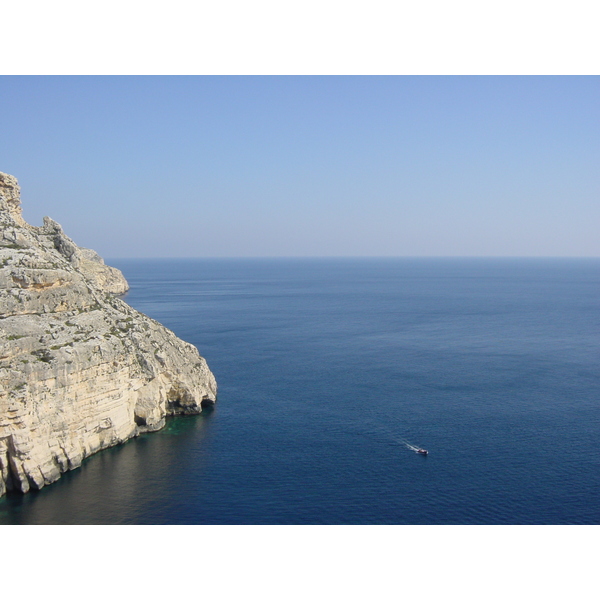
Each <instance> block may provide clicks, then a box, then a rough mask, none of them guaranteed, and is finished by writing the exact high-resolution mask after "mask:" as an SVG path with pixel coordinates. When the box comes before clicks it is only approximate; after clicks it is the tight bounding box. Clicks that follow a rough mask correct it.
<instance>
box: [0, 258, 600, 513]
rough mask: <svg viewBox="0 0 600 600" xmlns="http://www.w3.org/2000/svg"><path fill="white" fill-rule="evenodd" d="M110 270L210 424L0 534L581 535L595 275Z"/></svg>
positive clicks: (59, 492)
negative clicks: (465, 527)
mask: <svg viewBox="0 0 600 600" xmlns="http://www.w3.org/2000/svg"><path fill="white" fill-rule="evenodd" d="M111 262H112V264H114V265H115V266H117V267H119V268H121V269H122V270H123V272H124V273H125V275H126V277H127V279H128V280H129V282H130V284H131V287H132V289H131V291H130V293H129V294H128V295H127V296H126V298H125V300H126V301H127V302H129V303H130V304H131V305H132V306H134V307H135V308H137V309H139V310H141V311H142V312H145V313H146V314H148V315H150V316H152V317H153V318H155V319H157V320H159V321H161V322H162V323H163V324H165V325H166V326H168V327H169V328H171V329H173V330H174V331H175V332H176V333H177V334H178V335H179V336H180V337H182V338H184V339H185V340H187V341H190V342H192V343H194V344H196V345H197V346H198V348H199V349H200V352H201V354H202V355H203V356H205V358H206V359H207V361H208V363H209V365H210V367H211V368H212V370H213V372H214V373H215V376H216V377H217V381H218V383H219V401H218V403H217V406H216V407H215V409H214V410H212V411H207V412H205V413H203V414H202V415H200V416H197V417H187V418H177V419H171V420H170V421H169V423H168V426H167V427H166V428H165V429H164V430H162V431H160V432H157V433H153V434H148V435H144V436H141V437H139V438H137V439H135V440H132V441H130V442H129V443H127V444H125V445H124V446H121V447H118V448H113V449H110V450H107V451H105V452H102V453H100V454H98V455H95V456H93V457H91V458H90V459H88V460H86V461H85V462H84V465H83V466H82V468H81V469H78V470H76V471H73V472H70V473H68V474H66V475H65V476H64V477H63V478H62V479H61V480H60V481H59V482H57V483H56V484H54V485H52V486H49V487H47V488H45V489H43V490H42V491H41V492H39V493H35V494H29V495H26V496H9V497H7V498H4V499H0V523H179V524H191V523H196V524H210V523H214V524H249V523H256V524H268V523H290V524H296V523H297V524H342V523H343V524H359V523H360V524H362V523H365V524H366V523H371V524H378V523H379V524H538V523H539V524H543V523H547V524H550V523H553V524H563V523H565V524H567V523H569V524H592V523H598V522H600V501H599V500H598V498H599V496H600V495H599V492H600V451H599V445H598V438H599V431H600V429H599V426H600V406H599V399H600V376H599V374H598V356H599V355H600V354H599V352H598V350H599V340H600V312H599V311H598V298H599V297H600V261H599V260H595V259H589V260H584V259H580V260H576V259H572V260H571V259H561V260H558V259H556V260H554V259H321V260H318V259H294V260H292V259H268V260H267V259H264V260H259V259H244V260H234V259H203V260H191V259H190V260H121V261H111ZM405 441H408V442H410V443H412V444H415V445H420V446H423V447H425V448H427V449H428V450H429V452H430V454H429V456H427V457H422V456H417V455H416V454H415V453H414V452H412V451H410V450H409V449H408V448H407V447H406V445H405V443H404V442H405Z"/></svg>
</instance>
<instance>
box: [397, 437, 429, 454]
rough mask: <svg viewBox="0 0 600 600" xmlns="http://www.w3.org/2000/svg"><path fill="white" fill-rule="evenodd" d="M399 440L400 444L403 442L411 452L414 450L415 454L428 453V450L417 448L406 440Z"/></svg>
mask: <svg viewBox="0 0 600 600" xmlns="http://www.w3.org/2000/svg"><path fill="white" fill-rule="evenodd" d="M400 442H401V443H402V444H404V445H405V446H406V447H407V448H408V449H409V450H412V451H413V452H416V453H417V454H423V455H427V454H429V452H428V451H427V450H425V449H424V448H419V447H418V446H415V445H413V444H411V443H410V442H408V441H407V440H400Z"/></svg>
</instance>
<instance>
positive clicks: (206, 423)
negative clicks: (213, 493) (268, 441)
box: [0, 410, 214, 525]
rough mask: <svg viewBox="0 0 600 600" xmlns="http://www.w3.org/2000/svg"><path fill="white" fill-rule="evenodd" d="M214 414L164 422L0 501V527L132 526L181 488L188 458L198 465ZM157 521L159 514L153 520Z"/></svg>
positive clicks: (200, 461)
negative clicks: (57, 476) (38, 486)
mask: <svg viewBox="0 0 600 600" xmlns="http://www.w3.org/2000/svg"><path fill="white" fill-rule="evenodd" d="M213 415H214V410H207V411H206V412H203V413H202V414H200V415H194V416H178V417H173V418H169V419H168V420H167V423H166V425H165V427H164V428H163V429H161V430H160V431H157V432H153V433H146V434H142V435H140V436H139V437H137V438H133V439H131V440H129V441H127V442H126V443H124V444H121V445H119V446H114V447H112V448H107V449H106V450H103V451H101V452H99V453H97V454H94V455H92V456H90V457H89V458H87V459H86V460H85V461H84V462H83V463H82V465H81V467H79V468H78V469H75V470H73V471H68V472H67V473H64V474H63V476H62V477H61V478H60V479H59V480H58V481H57V482H56V483H53V484H52V485H50V486H46V487H44V488H43V489H41V490H40V491H38V492H30V493H28V494H16V493H14V494H7V495H6V496H5V497H3V498H0V524H3V525H4V524H6V525H8V524H119V523H134V522H138V521H137V519H138V518H139V515H140V514H141V512H144V513H146V514H147V513H150V514H151V513H152V512H153V510H152V507H151V506H149V504H151V503H156V502H157V501H158V502H160V501H159V500H158V499H157V498H156V490H157V489H160V491H161V493H162V494H164V495H166V496H170V495H171V494H176V493H177V490H178V489H181V487H182V481H181V480H182V478H184V477H185V469H186V465H187V464H188V462H189V460H190V455H193V457H194V458H193V461H194V462H195V466H196V467H197V466H198V465H200V466H201V464H202V460H203V454H204V453H205V448H204V445H205V444H206V442H207V440H208V438H209V437H210V436H209V429H210V422H211V419H212V416H213ZM163 500H165V498H163ZM156 521H157V522H160V521H161V519H160V515H156Z"/></svg>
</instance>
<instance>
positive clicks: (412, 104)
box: [0, 76, 600, 258]
mask: <svg viewBox="0 0 600 600" xmlns="http://www.w3.org/2000/svg"><path fill="white" fill-rule="evenodd" d="M0 119H1V125H2V128H1V134H0V138H1V140H2V143H1V144H0V171H3V172H6V173H10V174H12V175H14V176H16V177H17V178H18V180H19V183H20V185H21V193H22V202H23V212H24V216H25V218H26V220H27V221H28V222H29V223H31V224H32V225H40V224H41V222H42V218H43V216H44V215H48V216H50V217H52V218H53V219H54V220H56V221H58V222H59V223H60V224H61V225H62V226H63V228H64V230H65V232H66V233H67V235H69V236H70V237H71V238H73V239H74V241H75V242H76V243H77V244H79V245H81V246H84V247H90V248H94V249H95V250H97V251H98V252H99V253H100V254H101V255H102V256H104V257H105V258H125V257H258V256H261V257H262V256H264V257H286V256H298V257H304V256H306V257H309V256H323V257H325V256H565V257H572V256H573V257H574V256H595V257H597V256H600V236H598V224H599V223H600V176H599V173H600V171H599V169H598V165H599V164H600V78H599V77H598V76H587V77H586V76H583V77H579V76H0Z"/></svg>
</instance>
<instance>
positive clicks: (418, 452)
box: [417, 448, 429, 456]
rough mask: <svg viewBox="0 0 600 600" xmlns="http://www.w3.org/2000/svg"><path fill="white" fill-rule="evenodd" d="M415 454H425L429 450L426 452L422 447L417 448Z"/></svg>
mask: <svg viewBox="0 0 600 600" xmlns="http://www.w3.org/2000/svg"><path fill="white" fill-rule="evenodd" d="M417 454H422V455H423V456H427V455H428V454H429V452H427V450H424V449H423V448H417Z"/></svg>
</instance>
